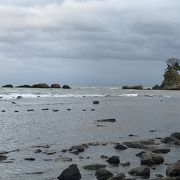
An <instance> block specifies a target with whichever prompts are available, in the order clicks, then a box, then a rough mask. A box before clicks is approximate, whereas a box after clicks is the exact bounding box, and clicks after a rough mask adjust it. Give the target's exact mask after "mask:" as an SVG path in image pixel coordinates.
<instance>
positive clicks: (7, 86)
mask: <svg viewBox="0 0 180 180" xmlns="http://www.w3.org/2000/svg"><path fill="white" fill-rule="evenodd" d="M2 87H3V88H13V85H12V84H6V85H4V86H2Z"/></svg>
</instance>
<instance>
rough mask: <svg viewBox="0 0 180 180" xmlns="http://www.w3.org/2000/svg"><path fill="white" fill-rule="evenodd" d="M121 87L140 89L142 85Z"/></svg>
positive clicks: (124, 87)
mask: <svg viewBox="0 0 180 180" xmlns="http://www.w3.org/2000/svg"><path fill="white" fill-rule="evenodd" d="M122 89H135V90H142V89H143V86H142V85H137V86H123V87H122Z"/></svg>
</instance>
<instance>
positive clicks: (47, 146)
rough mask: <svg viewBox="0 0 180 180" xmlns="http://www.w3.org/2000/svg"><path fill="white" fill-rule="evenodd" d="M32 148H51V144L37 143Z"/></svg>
mask: <svg viewBox="0 0 180 180" xmlns="http://www.w3.org/2000/svg"><path fill="white" fill-rule="evenodd" d="M31 148H45V149H46V148H50V145H49V144H45V145H37V146H36V145H35V146H31Z"/></svg>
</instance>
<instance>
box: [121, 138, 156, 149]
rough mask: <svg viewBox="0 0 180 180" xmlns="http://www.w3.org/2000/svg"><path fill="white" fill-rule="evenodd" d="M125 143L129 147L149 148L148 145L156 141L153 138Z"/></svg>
mask: <svg viewBox="0 0 180 180" xmlns="http://www.w3.org/2000/svg"><path fill="white" fill-rule="evenodd" d="M123 145H125V146H127V147H128V148H135V149H148V148H149V147H148V146H150V145H155V142H154V141H152V140H141V141H130V142H124V143H123Z"/></svg>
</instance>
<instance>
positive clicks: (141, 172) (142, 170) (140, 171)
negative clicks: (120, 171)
mask: <svg viewBox="0 0 180 180" xmlns="http://www.w3.org/2000/svg"><path fill="white" fill-rule="evenodd" d="M129 174H130V175H133V176H141V177H144V178H149V177H150V169H149V168H148V167H146V166H140V167H137V168H134V169H131V170H130V171H129Z"/></svg>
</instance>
